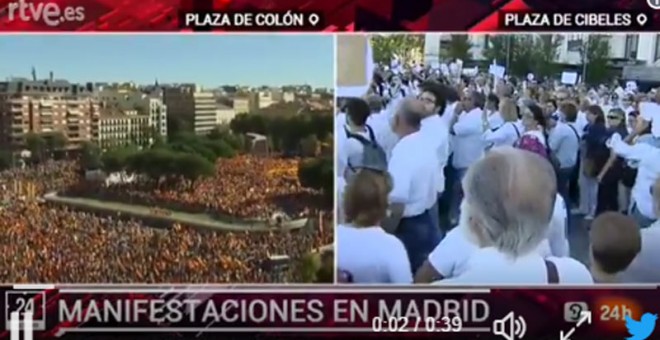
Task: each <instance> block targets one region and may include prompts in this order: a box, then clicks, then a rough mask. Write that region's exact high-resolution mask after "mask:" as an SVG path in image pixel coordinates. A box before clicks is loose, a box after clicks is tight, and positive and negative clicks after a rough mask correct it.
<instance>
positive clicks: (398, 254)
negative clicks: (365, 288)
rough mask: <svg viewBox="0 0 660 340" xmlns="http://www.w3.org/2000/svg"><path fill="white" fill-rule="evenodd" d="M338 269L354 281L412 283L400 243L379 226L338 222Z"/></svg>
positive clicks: (406, 259)
mask: <svg viewBox="0 0 660 340" xmlns="http://www.w3.org/2000/svg"><path fill="white" fill-rule="evenodd" d="M335 237H336V244H337V252H336V254H337V268H338V269H340V270H344V271H347V272H349V273H350V274H351V275H352V276H353V281H354V283H397V284H409V283H412V281H413V277H412V270H411V269H410V261H409V260H408V253H407V252H406V248H404V246H403V243H401V241H399V239H398V238H396V237H395V236H393V235H390V234H388V233H386V232H385V231H384V230H383V229H382V228H381V227H379V226H375V227H367V228H354V227H352V226H348V225H338V226H337V228H336V232H335Z"/></svg>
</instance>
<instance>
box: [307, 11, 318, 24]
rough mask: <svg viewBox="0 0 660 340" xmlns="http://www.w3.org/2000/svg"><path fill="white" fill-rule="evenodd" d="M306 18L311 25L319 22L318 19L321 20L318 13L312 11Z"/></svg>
mask: <svg viewBox="0 0 660 340" xmlns="http://www.w3.org/2000/svg"><path fill="white" fill-rule="evenodd" d="M308 20H309V23H310V24H312V26H316V24H318V23H319V20H321V18H320V17H319V15H318V14H315V13H312V14H310V15H309V18H308Z"/></svg>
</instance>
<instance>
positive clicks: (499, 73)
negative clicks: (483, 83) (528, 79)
mask: <svg viewBox="0 0 660 340" xmlns="http://www.w3.org/2000/svg"><path fill="white" fill-rule="evenodd" d="M505 72H506V67H504V66H500V65H490V67H489V68H488V73H490V74H492V75H493V76H494V77H495V78H497V79H502V78H504V73H505Z"/></svg>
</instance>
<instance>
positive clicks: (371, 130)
mask: <svg viewBox="0 0 660 340" xmlns="http://www.w3.org/2000/svg"><path fill="white" fill-rule="evenodd" d="M364 127H365V128H367V132H368V133H369V139H371V143H372V144H374V145H376V144H378V143H377V142H376V134H374V129H372V128H371V126H369V125H368V124H364ZM360 137H362V136H360Z"/></svg>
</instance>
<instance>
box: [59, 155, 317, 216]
mask: <svg viewBox="0 0 660 340" xmlns="http://www.w3.org/2000/svg"><path fill="white" fill-rule="evenodd" d="M299 164H300V159H296V158H274V157H256V156H252V155H241V156H237V157H234V158H221V159H218V161H217V163H216V173H215V175H214V176H212V177H207V178H202V179H200V180H197V181H195V182H194V183H192V186H191V184H190V183H189V182H188V181H186V180H185V179H181V180H179V181H178V182H177V183H169V184H168V185H167V186H154V185H153V183H146V182H131V183H123V184H116V185H112V186H98V185H97V186H94V185H90V184H89V183H80V185H78V186H77V187H75V188H72V189H70V190H69V193H71V194H74V195H85V196H88V195H97V196H102V197H105V198H109V199H113V200H118V201H130V202H134V203H139V204H144V205H157V206H168V207H172V208H175V209H181V210H186V211H194V212H207V213H211V214H217V215H220V216H225V217H234V218H239V219H258V220H270V219H271V218H272V216H273V215H275V214H283V215H284V216H286V217H288V218H289V219H295V218H298V217H301V216H306V215H307V214H309V213H310V209H311V208H313V207H318V206H317V205H315V202H316V203H318V197H319V194H318V192H315V191H314V190H311V189H307V188H304V187H302V186H301V185H300V182H299V181H298V175H297V169H298V165H299Z"/></svg>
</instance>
